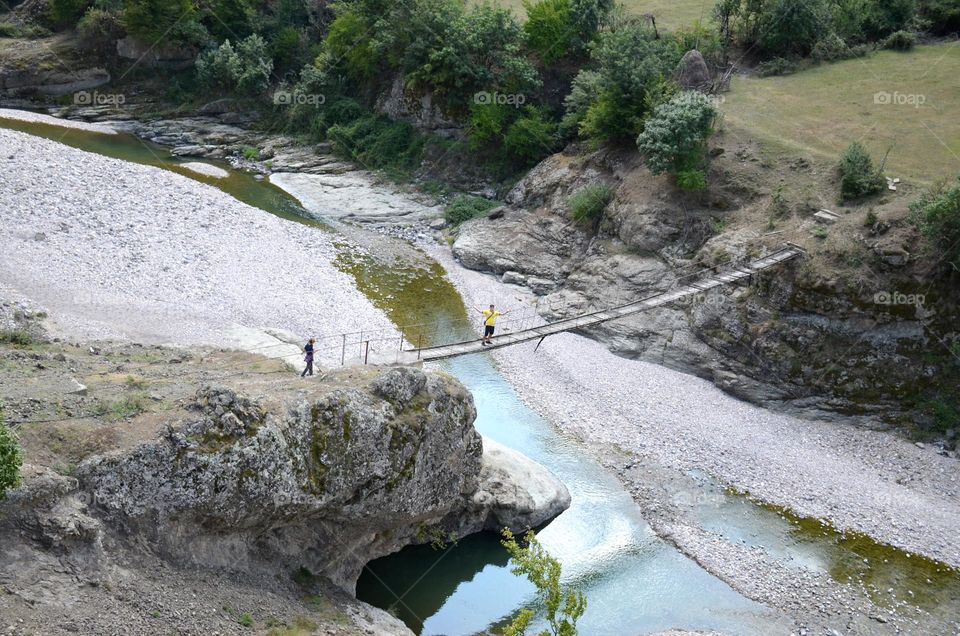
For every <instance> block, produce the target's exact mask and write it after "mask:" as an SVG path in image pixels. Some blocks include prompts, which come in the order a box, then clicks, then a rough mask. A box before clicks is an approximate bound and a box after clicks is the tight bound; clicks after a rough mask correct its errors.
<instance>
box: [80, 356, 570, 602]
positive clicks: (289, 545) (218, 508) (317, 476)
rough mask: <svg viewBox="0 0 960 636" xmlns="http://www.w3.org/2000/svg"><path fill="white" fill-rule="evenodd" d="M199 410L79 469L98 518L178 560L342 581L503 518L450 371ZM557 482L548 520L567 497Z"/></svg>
mask: <svg viewBox="0 0 960 636" xmlns="http://www.w3.org/2000/svg"><path fill="white" fill-rule="evenodd" d="M197 408H198V410H199V412H198V414H197V417H196V418H195V419H192V420H190V421H187V422H185V423H183V424H182V425H178V426H171V427H168V428H167V430H166V431H165V432H164V433H163V435H162V436H161V437H160V438H158V439H157V440H155V441H153V442H151V443H148V444H144V445H142V446H139V447H137V448H135V449H133V450H131V451H128V452H125V453H120V454H115V455H107V456H99V457H95V458H92V459H90V460H88V461H86V462H85V463H83V464H82V465H81V466H80V467H79V468H78V470H77V473H76V476H77V479H78V480H79V482H80V485H81V487H82V488H83V489H85V490H87V491H88V492H89V493H90V496H91V499H92V501H93V502H95V506H94V507H95V510H96V513H97V514H98V515H99V516H102V517H104V518H105V519H107V520H108V522H109V524H110V525H111V526H113V527H118V528H122V529H123V531H124V532H125V533H128V534H132V535H136V536H138V537H140V538H141V540H146V541H148V542H149V543H150V544H151V545H153V546H155V548H156V549H157V550H159V551H160V552H161V553H162V554H164V555H166V556H167V557H169V558H171V559H173V560H175V561H178V562H187V563H196V564H201V565H204V566H206V567H222V568H228V569H240V570H243V569H249V568H254V567H258V566H259V564H261V563H270V564H271V567H278V566H279V567H281V568H283V569H286V570H288V571H289V570H291V569H297V568H300V567H305V568H307V569H308V570H310V571H311V572H313V573H315V574H320V575H323V576H326V577H328V578H329V579H330V580H331V581H333V582H334V583H336V584H338V585H340V586H342V587H344V588H347V589H352V588H353V585H354V584H355V582H356V579H357V577H358V576H359V573H360V571H361V569H362V567H363V566H364V564H366V563H367V562H368V561H370V560H371V559H374V558H377V557H379V556H383V555H386V554H389V553H390V552H394V551H396V550H398V549H400V548H401V547H403V546H405V545H409V544H414V543H419V542H423V541H425V540H429V537H433V536H437V532H440V533H441V534H442V535H443V536H447V535H449V534H458V535H462V534H467V533H470V532H475V531H478V530H482V529H484V527H485V526H487V525H489V524H488V520H490V519H495V520H496V522H497V523H500V522H501V521H505V522H506V524H505V525H511V518H510V516H509V514H507V515H502V514H501V515H499V516H498V514H497V513H496V512H495V511H494V510H493V507H494V506H496V505H501V504H502V503H503V502H502V501H498V500H497V498H496V497H489V496H488V490H489V489H487V488H484V484H483V483H481V479H480V478H481V469H482V468H483V467H484V461H483V458H482V456H483V443H482V440H481V438H480V436H479V435H478V433H477V432H476V430H475V429H474V428H473V420H474V418H475V416H476V412H475V410H474V406H473V400H472V397H471V396H470V395H469V393H468V392H466V390H465V389H464V388H463V387H462V386H461V385H460V384H459V383H457V382H456V381H454V380H452V379H449V378H446V377H441V376H435V375H426V374H424V373H423V372H421V371H417V370H412V369H393V370H390V371H386V372H384V373H383V374H381V375H379V376H378V377H376V378H375V379H373V380H372V381H371V382H370V383H369V385H368V386H365V387H357V388H341V389H336V390H334V391H332V392H326V393H323V392H321V393H312V394H307V395H304V396H302V397H297V398H296V399H294V400H292V401H290V402H288V403H285V404H282V405H280V406H277V407H273V408H268V407H264V406H263V405H262V404H260V403H258V402H254V401H252V400H250V399H249V398H245V397H243V396H240V395H238V394H237V393H235V392H234V391H231V390H229V389H224V388H204V389H202V390H201V391H200V393H199V394H198V400H197ZM542 470H543V469H541V471H542ZM487 472H489V471H487ZM558 492H561V495H558V496H559V497H560V499H561V501H560V507H559V509H558V508H557V507H556V505H555V504H556V502H551V503H552V504H553V505H554V507H553V508H552V509H551V510H550V511H548V512H547V513H546V514H547V515H549V518H552V516H555V515H556V514H559V512H560V511H561V510H562V509H563V508H565V507H566V505H568V504H569V496H567V499H566V502H563V501H562V495H565V494H566V492H565V489H563V488H562V485H561V486H560V487H559V490H558ZM500 499H502V498H500ZM507 505H508V507H510V506H511V504H510V503H509V502H508V504H507ZM515 508H516V507H515ZM516 509H517V512H518V514H523V513H528V512H529V510H527V511H523V510H520V509H519V508H516ZM536 512H537V513H538V514H539V515H540V516H537V517H536V519H535V522H537V523H542V522H545V521H546V520H548V518H546V517H544V516H543V509H542V508H540V509H538V510H537V511H536ZM524 520H526V519H524ZM520 527H523V526H520Z"/></svg>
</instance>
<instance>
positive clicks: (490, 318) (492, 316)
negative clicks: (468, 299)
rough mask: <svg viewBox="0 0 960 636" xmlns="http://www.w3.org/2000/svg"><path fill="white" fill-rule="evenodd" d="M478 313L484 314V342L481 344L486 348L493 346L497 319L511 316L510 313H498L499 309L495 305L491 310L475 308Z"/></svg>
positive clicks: (491, 306)
mask: <svg viewBox="0 0 960 636" xmlns="http://www.w3.org/2000/svg"><path fill="white" fill-rule="evenodd" d="M474 309H476V310H477V311H479V312H480V313H481V314H483V342H482V343H481V344H482V345H483V346H484V347H486V346H487V345H488V344H493V340H492V338H493V332H494V331H495V330H496V325H497V318H499V317H500V316H505V315H507V314H509V313H510V312H509V311H497V308H496V307H494V306H493V305H490V309H480V308H479V307H475V308H474Z"/></svg>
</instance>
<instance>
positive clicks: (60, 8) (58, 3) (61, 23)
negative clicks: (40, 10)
mask: <svg viewBox="0 0 960 636" xmlns="http://www.w3.org/2000/svg"><path fill="white" fill-rule="evenodd" d="M90 3H91V2H90V0H50V22H51V24H53V26H54V27H56V28H58V29H66V28H70V27H73V26H74V25H75V24H76V23H77V21H78V20H80V17H81V16H82V15H83V14H84V13H85V12H86V10H87V9H88V8H89V7H90Z"/></svg>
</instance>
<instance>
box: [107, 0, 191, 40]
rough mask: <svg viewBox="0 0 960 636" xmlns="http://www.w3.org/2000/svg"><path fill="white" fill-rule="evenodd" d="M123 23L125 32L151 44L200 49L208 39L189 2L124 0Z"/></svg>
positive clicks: (174, 0) (186, 0) (178, 0)
mask: <svg viewBox="0 0 960 636" xmlns="http://www.w3.org/2000/svg"><path fill="white" fill-rule="evenodd" d="M123 23H124V25H125V26H126V28H127V33H129V34H130V35H133V36H135V37H137V38H139V39H141V40H144V41H146V42H149V43H151V44H153V43H155V42H164V43H173V44H180V45H188V46H203V45H204V44H206V43H207V41H208V40H209V37H210V34H209V33H207V30H206V28H204V26H203V25H202V24H200V20H199V16H198V14H197V10H196V7H195V6H194V4H193V0H124V9H123Z"/></svg>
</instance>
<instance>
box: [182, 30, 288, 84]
mask: <svg viewBox="0 0 960 636" xmlns="http://www.w3.org/2000/svg"><path fill="white" fill-rule="evenodd" d="M196 66H197V78H198V79H199V80H200V83H201V84H203V85H205V86H207V87H209V88H215V89H220V90H224V91H235V92H238V93H241V94H246V95H257V94H260V93H263V92H264V91H265V90H267V88H268V87H269V86H270V74H271V73H272V72H273V60H272V59H271V58H270V55H269V53H268V52H267V43H266V42H265V41H264V40H263V38H261V37H260V36H259V35H251V36H250V37H248V38H245V39H244V40H241V41H240V43H239V44H238V45H237V47H236V49H234V47H233V45H232V44H231V43H230V40H227V41H226V42H224V43H223V44H221V45H220V46H218V47H217V48H215V49H212V50H210V51H206V52H204V53H203V54H201V55H200V57H199V58H197V64H196Z"/></svg>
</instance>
